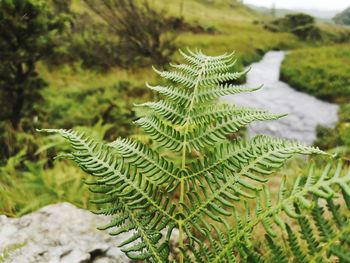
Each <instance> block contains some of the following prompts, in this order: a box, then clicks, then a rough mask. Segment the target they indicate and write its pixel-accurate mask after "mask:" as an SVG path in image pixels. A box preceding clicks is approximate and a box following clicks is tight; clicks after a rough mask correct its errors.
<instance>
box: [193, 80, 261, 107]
mask: <svg viewBox="0 0 350 263" xmlns="http://www.w3.org/2000/svg"><path fill="white" fill-rule="evenodd" d="M261 88H262V86H260V87H256V88H247V87H244V86H239V85H233V84H227V83H226V84H220V85H215V86H209V87H204V88H202V89H201V90H199V91H198V94H197V101H198V102H200V103H205V102H209V101H214V100H216V99H218V98H220V97H222V96H226V95H234V94H238V93H242V92H253V91H256V90H259V89H261Z"/></svg>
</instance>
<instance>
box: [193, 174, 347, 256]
mask: <svg viewBox="0 0 350 263" xmlns="http://www.w3.org/2000/svg"><path fill="white" fill-rule="evenodd" d="M342 180H344V181H346V182H347V181H349V180H350V178H347V176H345V177H342ZM342 180H339V178H331V179H329V180H327V181H319V182H318V183H316V184H315V185H312V186H310V187H306V188H304V189H303V190H302V191H300V192H298V193H297V194H295V195H291V196H289V197H288V198H286V199H284V200H283V201H282V202H280V203H278V204H276V205H275V206H272V207H271V208H269V209H267V210H266V211H265V212H264V213H262V214H260V215H259V216H257V217H256V218H255V219H254V220H252V221H250V222H249V223H247V224H246V225H245V226H244V227H243V228H242V229H239V230H238V231H237V232H236V233H235V237H234V238H233V239H231V240H230V241H229V242H228V243H227V244H226V245H225V246H224V247H223V249H222V250H221V251H220V252H219V253H217V254H216V255H215V258H214V260H213V261H212V263H217V262H221V259H222V258H223V257H225V255H226V254H227V253H229V251H230V250H232V249H233V248H234V246H235V244H237V242H239V241H240V239H241V238H242V237H243V236H244V235H245V234H246V233H249V232H250V231H251V229H253V228H254V227H255V226H256V225H258V224H259V223H260V222H261V221H262V220H263V219H264V218H266V217H268V216H269V215H273V214H277V213H279V212H280V211H281V210H282V207H283V203H285V202H289V201H293V200H297V198H298V196H305V195H306V194H308V193H312V190H317V189H320V188H322V187H326V186H329V187H330V186H331V185H333V184H338V183H339V182H341V181H342ZM186 219H187V218H186ZM339 235H340V234H339ZM337 236H338V235H337ZM322 251H323V252H325V250H324V249H322Z"/></svg>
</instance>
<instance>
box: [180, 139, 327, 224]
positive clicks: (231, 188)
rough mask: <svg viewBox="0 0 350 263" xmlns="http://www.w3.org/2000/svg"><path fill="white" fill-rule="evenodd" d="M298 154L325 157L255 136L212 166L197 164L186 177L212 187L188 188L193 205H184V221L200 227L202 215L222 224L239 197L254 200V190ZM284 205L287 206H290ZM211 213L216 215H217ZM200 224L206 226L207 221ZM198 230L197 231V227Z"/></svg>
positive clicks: (228, 149)
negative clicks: (198, 223)
mask: <svg viewBox="0 0 350 263" xmlns="http://www.w3.org/2000/svg"><path fill="white" fill-rule="evenodd" d="M254 141H255V142H254ZM256 142H259V144H258V143H256ZM242 145H243V147H242ZM244 146H245V147H246V148H244ZM295 153H302V154H322V152H321V151H320V150H318V149H316V148H313V147H307V146H304V145H302V144H298V143H294V142H288V141H285V140H274V139H271V138H267V137H261V136H259V137H256V138H255V139H254V140H253V143H252V144H250V145H249V143H248V144H245V145H244V144H242V143H238V145H237V144H236V145H235V146H234V147H232V148H231V147H226V149H225V148H224V149H223V148H222V149H221V152H218V153H216V154H215V156H218V157H219V159H217V160H215V159H214V161H213V163H212V164H209V163H207V164H206V165H205V166H202V165H200V164H197V165H196V166H194V170H195V172H194V173H192V174H188V175H185V176H184V177H183V179H184V180H191V182H192V184H194V183H195V181H194V180H193V177H197V176H199V175H200V176H201V178H203V177H204V179H205V180H206V182H207V184H208V186H209V187H206V188H204V187H200V188H193V190H192V191H191V190H190V188H191V186H188V187H189V189H187V191H188V193H187V194H186V197H187V199H188V200H189V203H190V204H191V206H190V207H188V206H185V208H186V211H188V214H186V219H185V222H189V223H191V222H194V223H196V224H197V220H199V221H203V220H201V218H200V217H203V215H206V216H209V217H210V218H211V219H212V220H214V221H218V222H223V220H224V219H223V217H224V216H229V215H230V214H231V212H229V211H228V209H230V208H232V207H233V206H234V202H236V201H239V200H240V196H245V197H252V198H255V194H254V191H259V190H261V189H262V185H261V184H262V183H264V182H266V181H267V180H268V178H266V177H267V176H268V175H269V174H271V173H273V172H274V171H275V170H276V169H277V168H279V167H281V165H282V164H283V163H284V162H285V161H286V160H287V159H289V158H290V157H291V156H292V155H293V154H295ZM220 157H221V158H220ZM198 168H199V169H198ZM192 184H191V185H192ZM199 184H200V185H202V184H203V183H200V182H199ZM209 189H210V191H209ZM252 191H253V193H251V192H252ZM284 205H285V206H286V207H287V203H285V204H284ZM212 211H215V212H216V214H217V215H216V216H214V215H213V213H212ZM288 211H289V210H288ZM219 216H220V217H219ZM201 223H203V224H204V225H205V223H204V222H201ZM195 227H197V228H198V225H196V226H195Z"/></svg>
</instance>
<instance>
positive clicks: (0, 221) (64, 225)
mask: <svg viewBox="0 0 350 263" xmlns="http://www.w3.org/2000/svg"><path fill="white" fill-rule="evenodd" d="M107 221H108V218H106V217H104V216H97V215H94V214H92V213H90V212H89V211H85V210H83V209H79V208H77V207H75V206H74V205H72V204H69V203H60V204H55V205H49V206H47V207H44V208H42V209H40V210H38V211H37V212H34V213H32V214H28V215H25V216H23V217H21V218H8V217H6V216H0V258H1V254H2V253H4V251H5V253H6V254H8V256H7V257H6V260H5V262H13V263H31V262H35V263H40V262H45V263H47V262H49V263H56V262H57V263H58V262H62V263H87V262H96V263H112V262H114V263H115V262H123V263H124V262H130V260H129V259H128V258H127V257H126V256H125V255H124V253H123V252H121V251H120V249H119V248H118V247H117V244H119V243H120V242H121V240H124V239H125V238H126V237H127V236H128V235H129V234H124V235H120V236H118V237H111V236H109V235H108V234H107V232H106V231H99V230H97V229H96V227H97V226H99V225H103V224H104V223H106V222H107ZM6 251H7V252H6ZM5 253H4V254H5Z"/></svg>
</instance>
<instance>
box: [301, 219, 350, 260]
mask: <svg viewBox="0 0 350 263" xmlns="http://www.w3.org/2000/svg"><path fill="white" fill-rule="evenodd" d="M349 231H350V224H348V225H347V227H344V228H343V229H342V230H341V231H339V232H338V233H337V234H336V235H335V236H334V237H333V238H332V239H328V240H327V241H326V244H324V245H323V246H322V249H320V251H319V252H317V253H316V254H314V255H312V257H311V258H309V259H308V260H309V262H310V263H317V262H319V261H318V260H319V258H321V257H323V256H324V255H325V254H327V253H328V251H329V249H330V247H331V246H332V245H333V244H335V243H337V242H338V241H339V239H340V238H341V237H342V236H344V235H345V234H347V233H349Z"/></svg>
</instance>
